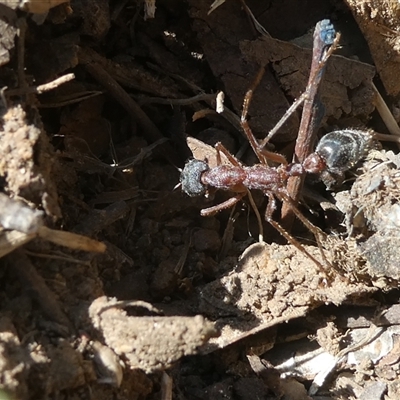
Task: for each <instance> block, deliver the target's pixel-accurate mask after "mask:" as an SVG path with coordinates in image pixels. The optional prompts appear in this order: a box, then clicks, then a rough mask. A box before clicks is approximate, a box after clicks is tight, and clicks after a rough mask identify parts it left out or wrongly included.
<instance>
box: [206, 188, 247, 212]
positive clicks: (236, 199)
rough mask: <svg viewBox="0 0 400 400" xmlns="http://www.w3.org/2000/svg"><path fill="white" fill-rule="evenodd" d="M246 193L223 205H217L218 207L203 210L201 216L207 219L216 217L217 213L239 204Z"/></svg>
mask: <svg viewBox="0 0 400 400" xmlns="http://www.w3.org/2000/svg"><path fill="white" fill-rule="evenodd" d="M245 195H246V193H237V194H236V195H235V196H233V197H231V198H229V199H228V200H226V201H224V202H223V203H220V204H217V205H216V206H212V207H208V208H203V209H202V210H201V211H200V215H201V216H202V217H207V216H211V215H215V214H216V213H218V212H220V211H222V210H226V209H227V208H231V207H233V206H234V205H235V204H236V203H238V202H239V201H240V200H241V199H242V198H243V197H244V196H245Z"/></svg>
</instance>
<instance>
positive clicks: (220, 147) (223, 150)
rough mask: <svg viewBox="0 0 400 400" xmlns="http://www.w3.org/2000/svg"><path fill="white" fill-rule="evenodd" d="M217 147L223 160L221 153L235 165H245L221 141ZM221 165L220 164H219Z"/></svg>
mask: <svg viewBox="0 0 400 400" xmlns="http://www.w3.org/2000/svg"><path fill="white" fill-rule="evenodd" d="M215 149H216V150H217V153H218V154H219V159H220V161H221V155H220V153H222V154H224V156H225V157H226V158H227V159H228V161H229V162H230V163H231V164H232V165H234V166H235V167H243V164H242V163H241V162H240V161H239V160H238V159H237V158H236V157H235V156H233V155H232V154H231V153H230V152H229V150H228V149H227V148H226V147H225V146H224V145H223V144H222V143H221V142H218V143H217V144H216V145H215ZM218 165H220V164H218Z"/></svg>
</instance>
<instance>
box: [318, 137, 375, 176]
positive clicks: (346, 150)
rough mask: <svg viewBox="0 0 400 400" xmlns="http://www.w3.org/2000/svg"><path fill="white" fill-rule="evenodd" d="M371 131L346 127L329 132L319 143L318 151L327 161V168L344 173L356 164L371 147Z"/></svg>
mask: <svg viewBox="0 0 400 400" xmlns="http://www.w3.org/2000/svg"><path fill="white" fill-rule="evenodd" d="M372 140H373V135H372V134H371V132H367V131H361V130H357V129H344V130H340V131H333V132H330V133H327V134H326V135H325V136H324V137H323V138H322V139H321V140H320V142H319V143H318V146H317V148H316V149H315V153H317V154H318V155H319V156H320V157H321V158H322V159H323V160H324V161H325V163H326V166H327V169H328V170H329V171H331V172H334V173H342V172H345V171H347V170H348V169H350V168H352V167H353V166H354V165H356V164H357V163H358V162H359V161H360V160H361V159H362V158H363V157H364V156H365V154H366V152H367V151H368V149H369V148H370V147H371V143H372Z"/></svg>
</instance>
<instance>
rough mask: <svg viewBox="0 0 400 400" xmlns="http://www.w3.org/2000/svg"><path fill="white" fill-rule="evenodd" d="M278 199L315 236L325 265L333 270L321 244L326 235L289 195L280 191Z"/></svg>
mask: <svg viewBox="0 0 400 400" xmlns="http://www.w3.org/2000/svg"><path fill="white" fill-rule="evenodd" d="M277 197H278V198H279V199H280V200H281V201H282V202H285V203H286V204H287V205H288V206H289V207H290V209H291V210H292V211H293V213H294V214H295V215H296V217H297V218H298V219H299V220H300V221H301V222H302V224H303V225H304V226H305V227H306V228H307V229H308V230H309V231H310V232H311V233H312V234H313V235H314V237H315V241H316V242H317V245H318V248H319V251H320V253H321V256H322V258H323V260H324V263H325V265H327V266H328V267H330V268H332V265H331V263H330V262H329V261H328V260H327V258H326V256H325V252H324V249H323V246H322V243H321V237H326V234H325V233H324V232H323V231H322V230H321V229H319V228H318V227H316V226H315V225H314V224H312V223H311V222H310V221H309V220H308V219H307V218H306V217H305V216H304V215H303V214H302V212H301V211H300V210H299V209H298V208H297V206H296V204H295V202H294V201H293V200H292V198H291V197H290V196H289V194H288V193H286V192H285V191H280V192H279V194H277Z"/></svg>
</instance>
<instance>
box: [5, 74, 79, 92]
mask: <svg viewBox="0 0 400 400" xmlns="http://www.w3.org/2000/svg"><path fill="white" fill-rule="evenodd" d="M73 79H75V75H74V74H66V75H64V76H60V77H59V78H57V79H54V81H51V82H49V83H44V84H43V85H39V86H30V87H25V88H24V87H21V88H17V89H11V90H7V91H6V95H7V96H20V95H23V94H30V93H37V94H41V93H44V92H48V91H49V90H53V89H55V88H57V87H58V86H60V85H62V84H64V83H67V82H69V81H71V80H73Z"/></svg>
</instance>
